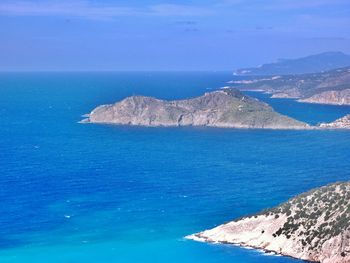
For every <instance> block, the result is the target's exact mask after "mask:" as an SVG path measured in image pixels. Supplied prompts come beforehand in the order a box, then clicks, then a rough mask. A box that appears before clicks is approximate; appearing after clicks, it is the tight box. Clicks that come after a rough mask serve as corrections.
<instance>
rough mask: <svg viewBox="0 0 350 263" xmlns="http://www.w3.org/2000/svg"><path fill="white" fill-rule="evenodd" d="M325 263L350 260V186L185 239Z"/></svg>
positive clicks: (313, 192) (306, 196)
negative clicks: (231, 245)
mask: <svg viewBox="0 0 350 263" xmlns="http://www.w3.org/2000/svg"><path fill="white" fill-rule="evenodd" d="M186 238H188V239H193V240H197V241H205V242H216V243H217V242H218V243H225V244H236V245H241V246H247V247H252V248H256V249H262V250H264V251H266V252H274V253H276V254H281V255H285V256H290V257H293V258H298V259H302V260H308V261H314V262H321V263H349V262H350V183H349V182H346V183H336V184H332V185H328V186H325V187H321V188H317V189H314V190H311V191H309V192H307V193H304V194H301V195H299V196H296V197H295V198H292V199H290V200H289V201H287V202H285V203H283V204H281V205H279V206H277V207H275V208H272V209H268V210H265V211H263V212H261V213H258V214H256V215H254V216H248V217H243V218H241V219H238V220H235V221H231V222H229V223H226V224H223V225H220V226H218V227H215V228H213V229H210V230H206V231H203V232H200V233H197V234H193V235H190V236H187V237H186Z"/></svg>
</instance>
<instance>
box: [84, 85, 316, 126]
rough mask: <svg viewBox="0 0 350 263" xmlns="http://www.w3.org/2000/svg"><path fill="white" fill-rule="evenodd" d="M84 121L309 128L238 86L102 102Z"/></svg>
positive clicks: (127, 123)
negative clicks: (184, 96) (196, 93)
mask: <svg viewBox="0 0 350 263" xmlns="http://www.w3.org/2000/svg"><path fill="white" fill-rule="evenodd" d="M86 116H87V117H88V118H86V119H84V120H83V121H82V122H83V123H105V124H118V125H139V126H151V127H156V126H165V127H171V126H209V127H222V128H255V129H308V128H310V126H309V125H308V124H306V123H304V122H301V121H297V120H295V119H292V118H290V117H287V116H284V115H282V114H279V113H277V112H276V111H274V110H273V108H272V107H270V106H269V105H268V104H266V103H263V102H261V101H258V100H257V99H254V98H250V97H248V96H246V95H244V94H243V93H241V92H240V91H238V90H237V89H225V90H218V91H214V92H208V93H205V94H204V95H202V96H200V97H196V98H191V99H184V100H174V101H166V100H160V99H156V98H153V97H145V96H132V97H128V98H126V99H124V100H122V101H120V102H117V103H115V104H108V105H102V106H99V107H97V108H95V109H94V110H93V111H92V112H91V113H90V114H87V115H86Z"/></svg>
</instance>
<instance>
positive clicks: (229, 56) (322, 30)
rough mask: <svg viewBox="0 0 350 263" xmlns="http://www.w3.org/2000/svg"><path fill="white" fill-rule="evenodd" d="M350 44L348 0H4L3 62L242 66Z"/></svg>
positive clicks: (10, 66) (0, 65) (0, 4)
mask: <svg viewBox="0 0 350 263" xmlns="http://www.w3.org/2000/svg"><path fill="white" fill-rule="evenodd" d="M323 51H343V52H346V53H350V1H349V0H301V1H300V0H189V1H183V0H177V1H174V0H167V1H166V0H165V1H157V0H138V1H136V0H128V1H126V0H125V1H117V0H76V1H75V0H57V1H56V0H52V1H51V0H22V1H17V0H0V70H233V69H235V68H237V67H243V66H254V65H257V64H260V63H263V62H269V61H273V60H275V59H277V58H281V57H283V58H293V57H299V56H304V55H309V54H315V53H319V52H323Z"/></svg>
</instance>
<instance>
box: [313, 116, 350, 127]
mask: <svg viewBox="0 0 350 263" xmlns="http://www.w3.org/2000/svg"><path fill="white" fill-rule="evenodd" d="M319 126H320V128H323V129H350V114H348V115H346V116H344V117H342V118H340V119H337V120H335V121H333V122H330V123H321V124H320V125H319Z"/></svg>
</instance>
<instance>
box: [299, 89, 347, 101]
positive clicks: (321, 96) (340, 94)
mask: <svg viewBox="0 0 350 263" xmlns="http://www.w3.org/2000/svg"><path fill="white" fill-rule="evenodd" d="M298 101H299V102H306V103H319V104H332V105H350V88H349V89H344V90H330V91H323V92H320V93H318V94H315V95H313V96H311V97H309V98H306V99H299V100H298Z"/></svg>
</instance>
